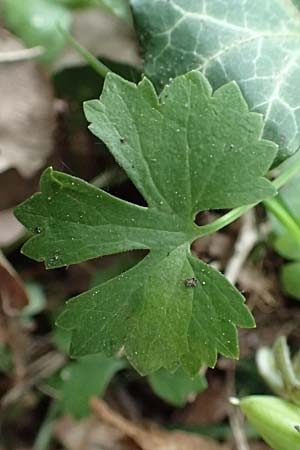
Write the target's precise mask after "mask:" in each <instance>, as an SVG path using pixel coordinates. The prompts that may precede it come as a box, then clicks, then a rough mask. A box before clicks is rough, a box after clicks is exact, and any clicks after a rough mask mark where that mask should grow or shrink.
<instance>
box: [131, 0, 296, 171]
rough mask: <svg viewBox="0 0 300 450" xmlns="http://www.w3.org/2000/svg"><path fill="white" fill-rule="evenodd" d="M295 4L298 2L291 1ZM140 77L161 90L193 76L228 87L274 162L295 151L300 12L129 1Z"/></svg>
mask: <svg viewBox="0 0 300 450" xmlns="http://www.w3.org/2000/svg"><path fill="white" fill-rule="evenodd" d="M297 3H298V4H299V1H297ZM131 5H132V9H133V16H134V21H135V25H136V29H137V34H138V37H139V40H140V43H141V47H142V51H143V54H144V60H145V74H146V75H147V76H148V77H149V78H150V79H151V80H152V81H154V84H155V85H156V86H157V87H158V88H160V89H161V87H162V86H164V85H165V84H168V83H169V82H170V80H172V79H173V78H174V77H175V76H177V75H181V74H183V73H186V72H188V71H189V70H192V69H199V70H201V71H202V73H203V74H204V75H206V76H207V78H208V79H209V81H210V82H211V84H212V86H213V88H218V87H220V86H222V85H223V84H224V83H227V82H228V81H231V80H235V81H236V82H237V83H238V84H239V86H240V88H241V90H242V92H243V94H244V96H245V99H246V101H247V103H248V105H249V107H250V109H251V110H252V111H257V112H260V113H263V114H264V115H265V118H266V125H265V128H264V133H263V135H264V137H265V138H267V139H271V140H273V141H275V142H277V144H279V146H280V149H279V153H278V159H277V162H279V161H281V160H283V159H286V158H287V157H288V156H290V155H292V154H293V153H295V152H296V151H297V150H298V149H299V147H300V108H299V106H300V84H299V79H300V63H299V61H300V52H299V48H300V31H299V30H300V13H299V10H297V9H296V8H295V6H294V5H293V4H292V2H291V1H289V0H288V1H287V0H264V1H261V0H251V1H250V0H249V1H244V0H235V1H234V2H232V0H225V1H220V0H208V1H206V0H170V1H166V0H131Z"/></svg>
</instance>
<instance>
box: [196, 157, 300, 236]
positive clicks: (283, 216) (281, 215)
mask: <svg viewBox="0 0 300 450" xmlns="http://www.w3.org/2000/svg"><path fill="white" fill-rule="evenodd" d="M298 171H300V160H299V162H297V164H294V165H293V166H290V167H288V168H287V169H285V170H284V171H283V172H282V173H281V174H280V175H279V176H278V177H277V178H276V179H275V180H273V181H272V184H273V186H274V187H275V188H276V189H277V190H278V189H280V188H281V187H283V186H284V185H285V184H286V183H287V182H288V181H289V180H290V179H291V178H292V177H293V176H294V175H295V174H296V173H297V172H298ZM259 203H260V202H258V203H254V204H252V205H246V206H241V207H239V208H235V209H232V210H231V211H229V212H228V213H227V214H224V216H222V217H219V219H217V220H215V221H214V222H212V223H210V224H208V225H203V226H201V227H197V229H198V237H204V236H208V235H209V234H212V233H215V232H216V231H219V230H221V229H222V228H224V227H226V226H227V225H230V224H231V223H232V222H234V221H235V220H237V219H239V218H240V217H241V216H242V215H243V214H245V213H246V212H247V211H249V209H251V208H254V207H255V206H257V205H258V204H259ZM263 203H264V205H265V206H266V207H267V208H268V209H269V210H270V211H271V212H272V213H273V214H274V215H275V216H276V218H277V219H278V220H279V221H280V222H281V223H282V224H283V225H284V226H285V228H287V229H288V230H290V231H291V233H292V234H293V235H294V236H295V237H296V238H297V239H300V228H299V226H298V224H297V223H296V222H295V221H294V219H293V218H292V217H291V216H290V215H289V213H288V212H287V211H286V210H285V209H284V207H283V206H282V205H281V204H280V203H279V202H278V200H276V197H275V198H271V199H267V200H264V202H263Z"/></svg>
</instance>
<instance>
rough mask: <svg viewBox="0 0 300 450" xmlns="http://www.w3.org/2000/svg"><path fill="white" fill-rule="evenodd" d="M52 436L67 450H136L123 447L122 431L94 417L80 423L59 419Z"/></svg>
mask: <svg viewBox="0 0 300 450" xmlns="http://www.w3.org/2000/svg"><path fill="white" fill-rule="evenodd" d="M54 435H55V437H56V439H58V441H59V442H60V443H61V444H62V445H63V446H64V447H65V448H66V449H67V450H136V448H134V447H132V446H125V444H124V443H123V441H122V439H123V436H124V435H123V433H122V431H119V430H117V429H116V428H114V427H112V426H110V425H107V424H106V423H99V420H97V419H96V418H95V417H89V418H87V419H84V420H80V421H76V420H74V419H72V418H71V417H67V416H65V417H61V418H60V419H59V420H58V421H57V422H56V424H55V427H54ZM153 450H154V449H153Z"/></svg>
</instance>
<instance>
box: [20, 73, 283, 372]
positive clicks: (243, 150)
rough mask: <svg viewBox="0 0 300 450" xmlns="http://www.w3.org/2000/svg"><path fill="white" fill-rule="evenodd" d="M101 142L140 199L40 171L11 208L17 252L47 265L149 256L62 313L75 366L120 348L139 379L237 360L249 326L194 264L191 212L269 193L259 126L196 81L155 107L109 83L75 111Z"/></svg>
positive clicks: (271, 152)
mask: <svg viewBox="0 0 300 450" xmlns="http://www.w3.org/2000/svg"><path fill="white" fill-rule="evenodd" d="M85 111H86V115H87V118H88V120H89V121H90V122H91V125H90V129H91V130H92V132H93V133H94V134H96V135H97V136H98V137H99V138H100V139H102V140H103V141H104V142H105V143H106V145H107V146H108V148H109V150H110V151H111V153H112V154H113V156H114V157H115V159H116V160H117V162H118V163H119V164H120V165H121V166H122V167H123V169H124V170H125V171H126V172H127V175H128V176H129V177H130V178H131V180H132V181H133V183H134V184H135V186H136V187H137V189H138V190H139V191H140V192H141V194H142V195H143V196H144V198H145V200H146V202H147V204H148V207H141V206H137V205H134V204H131V203H128V202H125V201H123V200H119V199H117V198H115V197H113V196H112V195H110V194H108V193H106V192H104V191H102V190H100V189H98V188H96V187H93V186H91V185H89V184H88V183H86V182H84V181H81V180H79V179H77V178H74V177H72V176H69V175H66V174H63V173H59V172H54V171H53V170H52V169H48V170H46V172H45V173H44V175H43V176H42V179H41V193H39V194H36V195H34V196H33V197H32V198H30V199H29V200H27V201H26V202H24V203H23V204H22V205H21V206H19V207H17V209H16V215H17V217H18V218H19V220H20V221H21V222H22V223H23V224H24V225H25V226H26V227H27V228H28V229H29V230H30V231H32V232H33V233H35V236H34V237H33V238H31V239H30V240H29V241H28V242H27V243H25V245H24V247H23V253H24V254H26V255H28V256H30V257H31V258H34V259H36V260H38V261H45V264H46V267H48V268H54V267H61V266H64V265H68V264H74V263H77V262H81V261H84V260H87V259H90V258H95V257H97V256H103V255H107V254H113V253H119V252H123V251H125V250H133V249H148V250H150V252H149V254H148V255H147V256H146V257H145V258H144V259H143V260H142V261H141V262H139V263H138V264H137V265H135V266H134V267H133V268H131V269H129V270H128V271H126V272H125V273H122V274H121V275H119V276H117V277H115V278H113V279H111V280H108V281H106V282H105V283H103V284H101V285H99V286H97V287H95V288H93V289H91V290H90V291H88V292H86V293H83V294H81V295H79V296H78V297H76V298H74V299H72V300H71V301H69V302H68V303H67V307H66V309H65V311H64V312H63V313H62V315H61V317H60V319H59V320H58V324H59V325H60V326H62V327H64V328H66V329H69V330H72V332H73V334H72V344H71V353H72V354H73V355H74V356H80V355H85V354H89V353H97V352H103V353H105V354H106V355H107V356H110V355H113V354H115V353H116V352H117V351H119V350H120V349H121V348H122V349H124V352H125V354H126V355H127V357H128V359H129V361H130V362H131V363H132V364H133V365H134V366H135V367H136V369H137V370H138V371H139V372H140V373H142V374H146V373H150V372H153V371H155V370H157V369H159V368H160V367H165V368H166V369H168V370H170V371H174V370H175V369H176V368H177V367H178V366H179V365H182V366H183V367H184V368H185V369H186V370H187V371H188V372H189V373H191V374H196V373H197V371H198V369H199V367H200V366H201V365H202V364H204V363H205V364H208V365H209V366H214V364H215V362H216V357H217V353H218V352H220V353H221V354H223V355H225V356H229V357H233V358H237V357H238V342H237V332H236V326H241V327H252V326H254V322H253V318H252V316H251V314H250V312H249V311H248V309H247V308H246V306H245V305H244V299H243V297H242V296H241V294H240V293H239V292H238V291H237V290H236V289H235V288H234V287H233V286H232V285H231V284H230V283H229V282H228V281H227V280H226V279H225V277H224V276H223V275H222V274H220V273H219V272H217V271H216V270H215V269H213V268H212V267H209V266H208V265H206V264H204V263H203V262H202V261H199V260H198V259H196V258H195V257H194V256H193V255H192V254H191V251H190V245H191V243H192V242H193V241H194V240H195V239H196V238H198V237H201V236H203V232H202V230H201V228H199V227H197V226H196V225H195V223H194V217H195V215H196V213H198V212H199V211H204V210H206V209H209V208H213V209H218V208H231V207H236V206H241V205H245V204H251V203H254V202H257V201H260V200H261V199H263V198H265V197H268V196H271V195H274V193H275V192H274V188H273V186H272V184H271V183H270V182H269V181H268V180H267V179H266V178H264V177H263V175H264V174H265V173H266V172H267V171H268V168H269V167H270V165H271V164H272V161H273V158H274V156H275V154H276V145H275V144H273V143H272V142H269V141H266V140H262V139H261V138H260V136H261V130H262V127H263V120H262V117H261V116H260V115H258V114H253V113H249V111H248V108H247V105H246V103H245V101H244V99H243V97H242V95H241V92H240V90H239V88H238V86H237V85H236V84H235V83H229V84H227V85H225V86H223V87H221V88H220V89H219V90H217V91H216V92H215V93H214V94H212V89H211V87H210V85H209V83H208V82H207V80H206V79H205V78H204V77H203V75H201V74H200V72H197V71H194V72H191V73H189V74H187V75H184V76H181V77H178V78H177V79H175V80H174V81H173V82H172V83H171V84H170V86H169V87H166V88H165V89H164V91H163V93H162V95H161V97H160V98H158V97H157V95H156V93H155V91H154V88H153V86H152V84H151V83H150V81H149V80H147V79H146V78H145V79H144V80H143V81H141V83H139V84H138V85H137V86H136V85H135V84H133V83H130V82H128V81H126V80H124V79H122V78H120V77H119V76H117V75H114V74H108V75H107V77H106V80H105V84H104V89H103V93H102V95H101V99H100V101H99V100H92V101H89V102H87V104H86V105H85Z"/></svg>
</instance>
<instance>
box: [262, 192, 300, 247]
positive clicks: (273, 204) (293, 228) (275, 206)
mask: <svg viewBox="0 0 300 450" xmlns="http://www.w3.org/2000/svg"><path fill="white" fill-rule="evenodd" d="M263 204H264V206H265V207H266V208H267V210H268V211H270V212H271V213H272V214H273V216H275V217H276V219H278V220H279V222H280V223H281V224H282V225H283V226H284V227H285V228H286V229H287V230H289V232H290V233H291V234H292V235H293V236H294V238H295V239H296V240H297V241H299V242H300V227H299V225H298V224H297V222H296V221H295V220H294V218H293V217H292V216H291V215H290V214H289V212H288V211H287V210H286V209H285V207H284V206H283V205H282V204H281V203H280V202H279V201H278V200H277V199H276V198H270V199H267V200H264V202H263Z"/></svg>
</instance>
